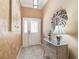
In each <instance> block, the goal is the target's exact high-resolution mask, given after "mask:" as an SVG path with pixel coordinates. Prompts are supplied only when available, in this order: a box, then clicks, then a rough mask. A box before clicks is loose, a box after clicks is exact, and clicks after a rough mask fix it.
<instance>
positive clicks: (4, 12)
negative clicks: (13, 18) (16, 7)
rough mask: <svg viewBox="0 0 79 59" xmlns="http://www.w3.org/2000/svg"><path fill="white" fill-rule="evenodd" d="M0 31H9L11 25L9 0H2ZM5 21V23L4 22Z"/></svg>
mask: <svg viewBox="0 0 79 59" xmlns="http://www.w3.org/2000/svg"><path fill="white" fill-rule="evenodd" d="M0 22H1V23H0V32H1V31H8V27H9V0H4V1H3V0H0ZM2 23H3V24H2Z"/></svg>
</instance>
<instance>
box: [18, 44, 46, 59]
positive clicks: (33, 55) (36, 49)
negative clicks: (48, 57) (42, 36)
mask: <svg viewBox="0 0 79 59" xmlns="http://www.w3.org/2000/svg"><path fill="white" fill-rule="evenodd" d="M43 54H44V50H43V47H42V46H40V45H35V46H31V47H27V48H21V50H20V53H19V55H18V56H17V59H45V58H44V56H43Z"/></svg>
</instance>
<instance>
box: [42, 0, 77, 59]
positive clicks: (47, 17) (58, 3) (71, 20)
mask: <svg viewBox="0 0 79 59" xmlns="http://www.w3.org/2000/svg"><path fill="white" fill-rule="evenodd" d="M61 8H64V9H66V10H67V14H68V21H67V25H66V27H65V32H66V34H67V35H64V36H63V37H64V38H65V39H64V41H65V42H66V43H68V46H69V49H70V57H69V58H70V59H77V52H78V51H77V49H78V48H77V46H78V45H77V43H78V42H77V41H78V38H77V32H78V27H77V26H78V23H77V22H78V19H77V18H78V15H77V13H78V11H77V0H49V1H48V3H47V5H46V6H45V7H44V8H43V34H44V35H45V36H47V33H48V31H49V30H50V29H51V19H52V16H53V13H54V12H56V11H57V10H58V9H61Z"/></svg>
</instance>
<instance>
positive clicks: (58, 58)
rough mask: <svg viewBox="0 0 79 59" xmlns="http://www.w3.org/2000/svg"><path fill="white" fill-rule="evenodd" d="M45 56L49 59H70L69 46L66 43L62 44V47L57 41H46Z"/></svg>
mask: <svg viewBox="0 0 79 59" xmlns="http://www.w3.org/2000/svg"><path fill="white" fill-rule="evenodd" d="M43 42H44V44H43V45H44V49H45V53H44V56H46V57H47V59H68V45H67V44H66V43H64V42H61V43H60V45H57V42H56V41H55V40H53V41H49V40H46V39H44V41H43Z"/></svg>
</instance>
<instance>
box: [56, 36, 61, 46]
mask: <svg viewBox="0 0 79 59" xmlns="http://www.w3.org/2000/svg"><path fill="white" fill-rule="evenodd" d="M56 38H57V45H60V41H61V36H56Z"/></svg>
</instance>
